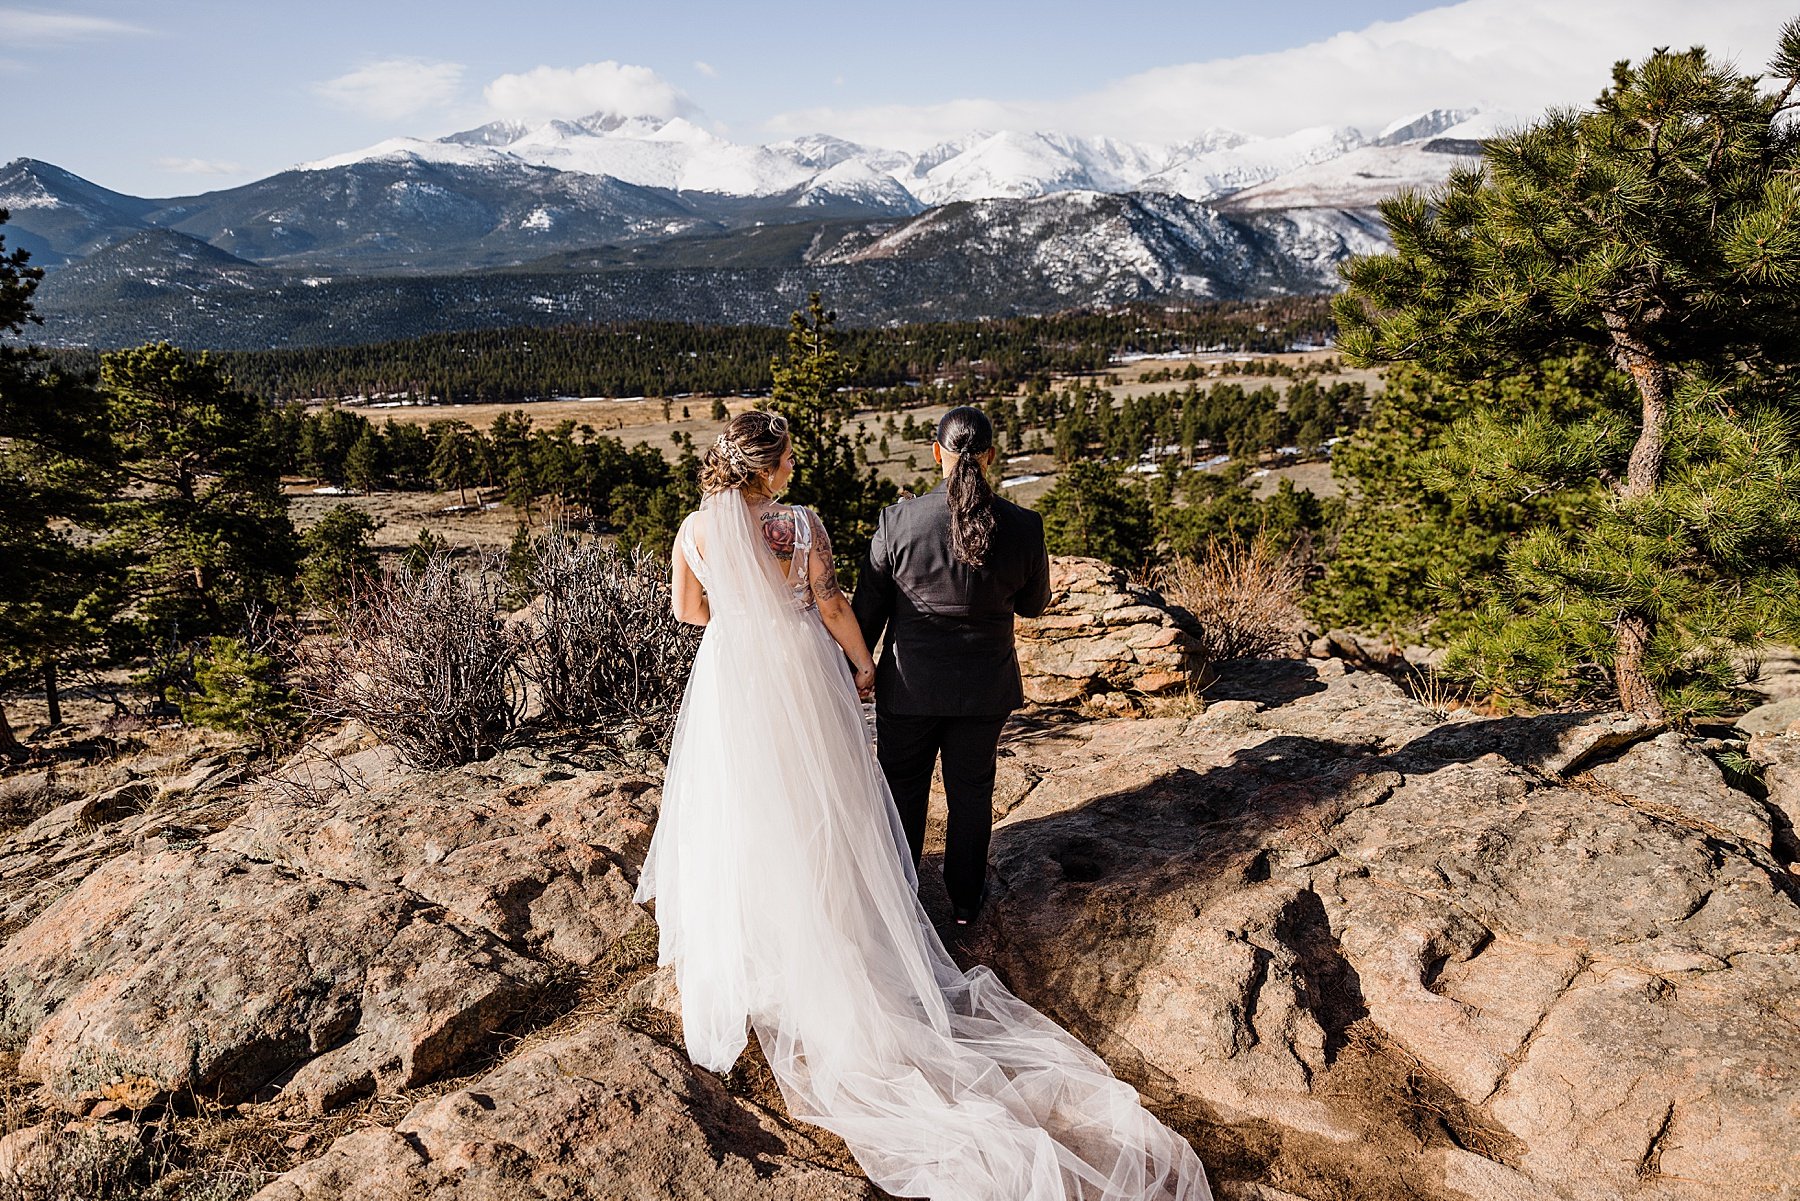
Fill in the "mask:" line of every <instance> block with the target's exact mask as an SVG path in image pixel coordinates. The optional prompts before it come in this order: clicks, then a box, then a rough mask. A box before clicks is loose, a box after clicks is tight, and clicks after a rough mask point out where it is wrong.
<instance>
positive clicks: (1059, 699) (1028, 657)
mask: <svg viewBox="0 0 1800 1201" xmlns="http://www.w3.org/2000/svg"><path fill="white" fill-rule="evenodd" d="M1192 621H1193V619H1192V618H1190V617H1188V616H1187V615H1186V614H1183V613H1181V612H1180V611H1179V610H1177V609H1173V608H1172V607H1171V606H1170V605H1169V604H1168V603H1167V602H1166V601H1164V600H1163V598H1162V597H1161V595H1159V594H1158V593H1156V592H1153V591H1151V590H1150V589H1147V588H1140V587H1139V586H1137V585H1136V584H1133V583H1132V582H1131V580H1130V577H1129V576H1127V575H1126V573H1125V572H1124V571H1121V570H1120V569H1119V568H1117V567H1113V566H1112V565H1110V564H1108V563H1104V562H1102V561H1101V560H1099V559H1083V558H1065V557H1061V556H1058V557H1056V558H1053V559H1051V560H1050V606H1049V608H1048V609H1046V610H1045V611H1044V614H1043V615H1042V616H1041V617H1036V618H1021V619H1019V621H1018V623H1017V627H1016V628H1017V638H1018V652H1019V670H1020V673H1021V675H1022V676H1023V677H1024V682H1025V698H1026V700H1028V701H1030V702H1032V703H1033V704H1039V705H1060V704H1068V703H1071V702H1074V701H1080V700H1083V699H1086V698H1089V697H1096V696H1117V697H1120V698H1129V697H1132V696H1157V695H1161V694H1165V693H1182V692H1186V691H1187V690H1189V689H1190V688H1194V687H1197V686H1198V684H1199V683H1200V675H1201V672H1202V671H1203V670H1204V668H1205V666H1206V663H1205V660H1204V657H1203V656H1202V654H1201V652H1200V646H1199V643H1198V642H1197V641H1196V640H1195V638H1194V635H1193V631H1192Z"/></svg>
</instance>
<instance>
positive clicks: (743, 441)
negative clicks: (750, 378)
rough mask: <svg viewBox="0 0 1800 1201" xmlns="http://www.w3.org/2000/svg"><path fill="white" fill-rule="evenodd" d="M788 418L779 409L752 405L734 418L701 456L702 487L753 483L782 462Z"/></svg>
mask: <svg viewBox="0 0 1800 1201" xmlns="http://www.w3.org/2000/svg"><path fill="white" fill-rule="evenodd" d="M787 444H788V420H787V418H786V417H783V416H782V415H781V414H779V413H765V412H763V411H762V410H761V409H749V410H746V411H745V412H742V413H739V414H738V415H737V416H736V417H733V418H732V419H731V424H729V425H727V426H726V427H725V432H724V433H722V434H720V435H719V437H718V439H717V440H716V441H715V442H714V443H713V444H712V445H711V446H709V447H707V449H706V454H705V456H704V457H703V458H701V460H700V491H702V492H704V493H706V494H707V495H709V496H710V495H711V494H713V493H714V492H723V491H725V490H726V489H728V488H747V487H752V486H754V485H755V484H756V483H757V481H758V477H759V476H763V475H767V474H768V473H769V472H772V471H774V470H775V468H776V467H777V466H779V465H780V463H781V452H782V451H784V450H786V449H787Z"/></svg>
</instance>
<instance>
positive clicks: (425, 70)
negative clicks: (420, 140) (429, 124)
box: [313, 58, 463, 121]
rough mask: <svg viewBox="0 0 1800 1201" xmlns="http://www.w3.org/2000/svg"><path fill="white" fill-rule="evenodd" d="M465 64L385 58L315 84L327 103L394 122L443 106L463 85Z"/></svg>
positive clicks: (314, 89)
mask: <svg viewBox="0 0 1800 1201" xmlns="http://www.w3.org/2000/svg"><path fill="white" fill-rule="evenodd" d="M462 76H463V67H462V64H461V63H433V62H426V61H424V60H423V59H417V58H384V59H380V60H378V61H376V62H372V63H369V64H367V65H365V66H361V67H358V68H357V69H356V70H354V71H351V72H350V73H349V74H347V75H340V76H338V77H337V78H336V79H327V80H325V81H324V82H323V83H316V84H314V85H313V91H314V92H315V93H316V94H317V95H318V96H320V97H321V98H323V99H324V100H325V101H326V102H327V103H329V104H332V105H334V106H335V107H337V108H341V109H344V110H345V111H347V112H352V113H356V114H358V115H360V116H366V117H374V118H377V119H380V120H383V121H394V120H398V119H400V118H402V117H410V116H413V115H415V114H418V113H423V112H430V111H433V110H436V109H442V108H444V107H445V106H447V105H449V104H450V103H451V102H452V101H454V100H455V99H456V95H457V91H458V89H459V88H460V87H461V86H462Z"/></svg>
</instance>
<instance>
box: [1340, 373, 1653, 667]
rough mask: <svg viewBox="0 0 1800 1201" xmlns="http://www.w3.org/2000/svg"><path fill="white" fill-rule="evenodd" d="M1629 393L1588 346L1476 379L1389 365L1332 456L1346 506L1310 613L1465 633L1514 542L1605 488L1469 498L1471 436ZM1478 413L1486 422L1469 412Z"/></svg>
mask: <svg viewBox="0 0 1800 1201" xmlns="http://www.w3.org/2000/svg"><path fill="white" fill-rule="evenodd" d="M1630 399H1631V383H1630V381H1629V379H1627V378H1626V377H1625V376H1623V375H1622V374H1621V373H1619V372H1618V371H1616V370H1614V369H1612V368H1611V367H1610V366H1609V365H1608V364H1607V362H1606V361H1605V360H1604V359H1602V358H1601V357H1600V356H1599V355H1596V354H1594V353H1593V352H1591V351H1586V352H1582V353H1580V354H1577V355H1574V356H1571V357H1568V358H1559V359H1547V360H1545V361H1544V362H1542V363H1539V364H1534V365H1532V366H1530V367H1528V368H1525V369H1523V370H1521V371H1518V372H1515V373H1513V374H1509V375H1501V376H1497V377H1495V378H1493V379H1479V380H1473V381H1464V380H1458V379H1454V378H1450V377H1446V376H1443V375H1436V374H1433V373H1431V372H1428V371H1425V370H1423V369H1421V368H1420V367H1418V366H1416V365H1413V364H1402V365H1400V366H1398V367H1395V368H1393V369H1391V370H1390V371H1389V372H1388V373H1387V387H1386V388H1384V389H1383V390H1382V392H1381V393H1380V394H1379V395H1378V397H1377V398H1376V401H1375V404H1374V407H1373V408H1372V410H1371V411H1370V413H1369V416H1368V419H1367V421H1366V422H1365V423H1364V424H1363V426H1362V428H1361V429H1360V430H1358V431H1357V433H1356V434H1355V436H1354V437H1352V438H1351V439H1350V440H1349V441H1348V442H1345V443H1343V444H1340V445H1339V446H1338V448H1337V451H1336V453H1335V454H1334V455H1333V456H1332V460H1331V469H1332V475H1333V476H1334V477H1335V478H1336V479H1337V480H1338V482H1339V483H1340V485H1341V486H1342V488H1343V490H1344V492H1345V494H1346V495H1348V496H1351V497H1353V498H1354V504H1353V505H1352V506H1351V507H1350V509H1349V510H1348V512H1347V514H1346V520H1344V521H1343V523H1342V526H1341V528H1340V529H1339V531H1338V534H1337V541H1336V545H1335V546H1334V548H1333V550H1332V553H1331V555H1330V557H1329V559H1328V560H1327V562H1326V563H1325V569H1324V573H1323V575H1322V576H1321V577H1320V578H1319V579H1318V580H1317V581H1315V582H1314V584H1313V586H1312V588H1311V590H1310V592H1309V595H1308V596H1307V598H1306V607H1307V609H1308V611H1309V612H1310V613H1311V614H1312V616H1313V618H1314V619H1315V620H1317V621H1318V622H1319V623H1320V624H1321V625H1323V626H1325V627H1327V628H1329V627H1332V626H1349V627H1352V628H1355V629H1361V630H1367V631H1372V632H1379V633H1381V634H1384V635H1386V636H1387V637H1388V638H1389V639H1391V640H1392V641H1394V642H1396V643H1400V642H1406V641H1413V640H1421V641H1426V642H1430V643H1433V644H1443V643H1447V642H1449V641H1451V640H1452V639H1456V638H1460V637H1463V636H1466V635H1467V634H1469V633H1470V631H1471V629H1472V627H1473V623H1474V619H1475V615H1476V613H1477V611H1478V608H1479V602H1480V599H1481V597H1480V593H1479V590H1478V587H1477V585H1478V584H1479V582H1480V581H1482V580H1486V579H1491V578H1493V577H1494V576H1495V575H1497V574H1498V573H1499V572H1501V571H1502V570H1503V566H1504V552H1505V550H1506V548H1507V546H1508V545H1509V544H1510V543H1511V541H1512V540H1513V539H1515V538H1517V537H1518V536H1519V535H1520V534H1522V533H1523V532H1524V531H1526V530H1528V529H1531V528H1533V527H1535V526H1539V525H1545V524H1551V525H1563V524H1574V523H1577V522H1578V521H1579V520H1580V514H1581V512H1582V511H1583V510H1585V509H1586V508H1587V507H1589V506H1590V505H1592V504H1593V503H1595V502H1596V501H1598V500H1600V499H1601V498H1602V495H1603V485H1601V484H1599V483H1598V481H1596V480H1593V479H1587V480H1578V481H1574V482H1573V483H1572V484H1571V486H1569V487H1564V488H1555V489H1550V490H1547V491H1540V492H1529V491H1523V492H1521V491H1512V492H1502V493H1498V494H1492V495H1490V494H1486V493H1483V494H1479V495H1473V494H1471V493H1470V492H1469V490H1468V489H1467V488H1466V486H1465V481H1466V479H1467V478H1468V477H1469V476H1471V475H1474V474H1477V473H1479V472H1480V471H1481V470H1483V468H1482V467H1481V466H1480V464H1479V458H1480V456H1481V454H1482V453H1484V452H1483V451H1482V450H1481V448H1480V445H1479V443H1480V441H1481V440H1482V439H1481V436H1480V435H1479V434H1478V431H1483V430H1486V429H1490V428H1492V424H1493V423H1495V422H1504V423H1523V422H1531V423H1533V424H1535V425H1544V424H1550V425H1556V426H1573V425H1575V424H1577V423H1582V422H1591V421H1593V420H1594V419H1595V418H1597V417H1600V416H1601V415H1603V414H1605V413H1607V412H1609V411H1614V410H1617V409H1618V408H1619V407H1621V406H1628V405H1629V403H1630ZM1478 414H1486V415H1487V419H1486V421H1485V422H1482V423H1477V422H1474V421H1473V420H1471V419H1472V418H1474V417H1475V416H1476V415H1478ZM1472 436H1474V437H1473V441H1474V443H1475V444H1474V445H1471V437H1472ZM1614 453H1615V454H1617V453H1619V452H1618V450H1617V449H1615V451H1614Z"/></svg>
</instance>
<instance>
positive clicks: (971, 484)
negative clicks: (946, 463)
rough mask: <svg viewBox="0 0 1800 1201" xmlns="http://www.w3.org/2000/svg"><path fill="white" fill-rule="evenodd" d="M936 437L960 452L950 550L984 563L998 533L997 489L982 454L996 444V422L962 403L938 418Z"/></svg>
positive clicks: (953, 476)
mask: <svg viewBox="0 0 1800 1201" xmlns="http://www.w3.org/2000/svg"><path fill="white" fill-rule="evenodd" d="M936 441H937V444H938V445H939V446H941V447H943V448H944V449H945V450H946V451H948V452H950V453H951V454H953V455H956V456H957V459H956V466H955V467H954V468H953V469H952V470H951V472H950V481H949V492H950V553H951V554H952V555H953V556H954V557H955V558H956V559H957V561H959V562H961V563H965V564H967V565H968V566H970V567H983V566H985V565H986V564H987V559H988V548H989V544H990V543H991V541H992V540H993V536H994V490H993V488H992V487H990V486H989V484H988V480H987V471H986V470H985V469H984V468H983V467H982V465H981V456H982V454H983V453H985V452H986V451H988V450H990V449H992V447H993V445H994V424H993V422H991V421H989V420H988V418H987V414H986V413H983V412H982V411H981V410H980V409H977V408H974V407H972V406H970V405H958V406H957V407H956V408H954V409H951V410H950V411H949V412H948V413H945V414H944V415H943V417H942V418H941V419H940V420H939V421H938V425H937V436H936Z"/></svg>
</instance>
